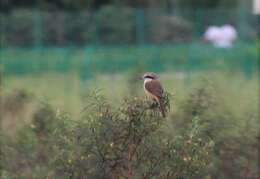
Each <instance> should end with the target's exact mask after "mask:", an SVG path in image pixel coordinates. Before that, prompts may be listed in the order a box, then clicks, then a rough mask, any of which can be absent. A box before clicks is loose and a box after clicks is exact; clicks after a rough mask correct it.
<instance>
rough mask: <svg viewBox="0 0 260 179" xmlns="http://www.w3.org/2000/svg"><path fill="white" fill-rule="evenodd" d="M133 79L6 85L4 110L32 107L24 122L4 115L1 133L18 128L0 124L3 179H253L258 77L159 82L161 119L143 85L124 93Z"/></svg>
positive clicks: (53, 79)
mask: <svg viewBox="0 0 260 179" xmlns="http://www.w3.org/2000/svg"><path fill="white" fill-rule="evenodd" d="M140 71H141V70H137V71H136V72H135V73H134V72H133V74H132V75H131V77H132V76H133V78H130V75H129V74H128V75H126V76H122V75H120V76H118V75H116V74H114V75H104V76H99V77H98V76H96V77H95V78H96V79H95V80H89V81H86V82H84V81H82V80H80V79H79V77H77V76H67V77H59V75H61V74H53V75H51V74H48V75H42V76H35V77H32V76H30V77H25V76H21V77H15V78H14V77H11V76H10V77H7V78H5V79H4V80H3V85H4V87H5V88H4V89H3V93H2V95H3V98H2V99H3V103H1V104H2V105H5V104H8V103H10V102H11V101H10V100H9V99H14V98H17V97H18V96H21V95H18V94H21V93H22V94H24V95H22V96H28V97H29V99H30V100H22V101H23V102H20V103H19V104H18V105H21V106H24V107H23V108H21V110H22V111H23V112H22V113H20V112H19V113H17V115H11V116H10V115H9V113H8V111H7V110H4V111H2V112H1V116H2V118H1V123H2V124H5V123H6V121H16V122H15V124H18V123H19V125H10V126H9V128H5V126H3V125H1V127H2V130H1V134H0V137H1V140H0V142H1V154H0V157H1V178H19V179H23V178H46V177H49V178H85V177H87V178H120V177H125V178H127V177H128V178H129V177H132V178H204V179H208V178H210V179H214V178H220V179H229V178H237V179H240V178H241V179H244V178H250V179H257V178H258V176H259V173H258V172H259V168H258V167H259V166H258V164H257V160H256V158H257V155H258V151H257V149H258V147H259V133H258V131H259V127H260V126H259V118H258V108H257V106H258V101H257V99H256V98H255V96H256V95H257V83H256V81H257V78H256V76H254V77H253V78H251V79H247V78H243V75H241V74H239V73H235V74H234V73H233V75H230V74H229V73H227V74H219V73H217V74H216V75H213V74H212V73H211V74H209V73H202V74H201V75H198V74H196V73H194V74H193V75H192V80H191V82H192V83H189V84H187V83H186V82H185V80H184V79H185V78H186V77H185V76H184V77H183V76H179V75H180V74H177V73H176V74H172V73H171V74H162V75H161V80H162V83H163V84H164V86H165V88H166V90H167V91H169V92H170V93H174V94H172V95H170V97H169V98H168V99H169V100H170V106H171V107H170V110H169V111H168V112H167V118H166V119H163V118H161V116H160V113H159V111H158V106H156V105H154V104H153V103H152V102H151V101H149V100H147V99H145V98H144V97H143V92H142V90H140V89H141V87H142V82H140V83H139V82H137V83H136V84H135V85H138V86H139V87H140V89H139V90H136V88H132V89H128V87H129V86H131V84H133V82H135V80H134V76H138V75H137V74H139V72H140ZM212 75H213V76H212ZM201 76H204V77H203V78H201ZM205 76H207V77H205ZM111 79H112V80H111ZM127 79H129V80H127ZM209 79H210V80H209ZM44 82H48V85H47V86H46V85H45V87H44V86H43V85H44V84H43V83H44ZM68 83H70V84H69V86H68V85H66V84H68ZM129 83H131V84H129ZM41 84H42V85H41ZM45 84H46V83H45ZM100 87H103V90H101V91H97V92H93V93H91V91H92V90H93V89H98V88H100ZM104 87H106V88H104ZM113 87H114V88H113ZM17 88H20V89H23V90H15V91H13V89H17ZM238 89H239V90H238ZM39 90H42V92H41V91H39ZM130 90H131V95H133V96H134V97H131V98H130V97H129V96H128V91H130ZM55 91H56V92H55ZM32 92H34V94H32ZM115 92H116V93H117V95H115ZM63 93H64V95H63ZM104 95H105V96H104ZM44 96H46V97H47V98H46V97H44ZM43 97H44V98H45V100H43ZM23 98H24V97H23ZM23 98H22V99H23ZM48 99H49V100H48ZM58 100H59V101H60V102H61V103H57V101H58ZM75 100H77V101H78V102H77V103H75ZM7 101H9V102H7ZM43 101H45V102H43ZM46 101H48V102H47V103H46ZM167 101H168V100H167V99H166V102H167ZM48 103H50V104H48ZM62 103H64V105H65V106H64V105H60V104H62ZM25 104H26V105H25ZM235 104H236V105H235ZM1 108H2V107H1ZM2 109H3V108H2ZM23 113H24V115H21V114H23ZM26 113H30V114H27V115H25V114H26ZM13 114H16V111H14V112H13ZM11 128H16V130H11ZM10 130H11V131H12V132H13V133H10Z"/></svg>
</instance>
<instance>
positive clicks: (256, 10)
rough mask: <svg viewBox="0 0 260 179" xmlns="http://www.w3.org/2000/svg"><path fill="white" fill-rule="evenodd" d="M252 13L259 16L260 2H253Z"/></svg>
mask: <svg viewBox="0 0 260 179" xmlns="http://www.w3.org/2000/svg"><path fill="white" fill-rule="evenodd" d="M253 13H254V14H258V15H259V14H260V0H254V3H253Z"/></svg>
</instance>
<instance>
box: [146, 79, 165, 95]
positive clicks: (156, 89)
mask: <svg viewBox="0 0 260 179" xmlns="http://www.w3.org/2000/svg"><path fill="white" fill-rule="evenodd" d="M145 89H146V90H147V91H148V92H150V93H152V94H153V95H155V96H156V97H159V98H161V97H163V93H164V91H163V88H162V85H161V83H160V82H159V81H157V80H152V81H148V82H146V83H145Z"/></svg>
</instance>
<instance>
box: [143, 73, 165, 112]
mask: <svg viewBox="0 0 260 179" xmlns="http://www.w3.org/2000/svg"><path fill="white" fill-rule="evenodd" d="M142 78H143V80H144V91H145V93H146V94H147V95H148V96H149V97H151V98H152V99H154V100H155V101H156V102H157V103H158V104H159V106H160V110H161V113H162V116H163V117H165V116H166V115H165V106H164V103H163V97H164V90H163V87H162V85H161V83H160V82H159V80H158V76H157V75H156V74H155V73H153V72H148V73H145V74H144V75H143V77H142Z"/></svg>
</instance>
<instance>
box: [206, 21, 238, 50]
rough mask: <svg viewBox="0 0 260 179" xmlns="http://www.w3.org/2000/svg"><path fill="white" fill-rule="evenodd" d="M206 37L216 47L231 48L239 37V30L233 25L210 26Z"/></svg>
mask: <svg viewBox="0 0 260 179" xmlns="http://www.w3.org/2000/svg"><path fill="white" fill-rule="evenodd" d="M204 39H205V40H206V41H208V42H211V43H212V44H213V45H214V46H215V47H219V48H230V47H232V45H233V42H234V41H235V40H236V39H237V31H236V29H235V28H234V27H233V26H232V25H224V26H221V27H218V26H210V27H209V28H208V29H207V30H206V32H205V34H204Z"/></svg>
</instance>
